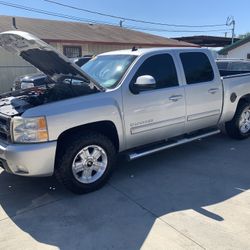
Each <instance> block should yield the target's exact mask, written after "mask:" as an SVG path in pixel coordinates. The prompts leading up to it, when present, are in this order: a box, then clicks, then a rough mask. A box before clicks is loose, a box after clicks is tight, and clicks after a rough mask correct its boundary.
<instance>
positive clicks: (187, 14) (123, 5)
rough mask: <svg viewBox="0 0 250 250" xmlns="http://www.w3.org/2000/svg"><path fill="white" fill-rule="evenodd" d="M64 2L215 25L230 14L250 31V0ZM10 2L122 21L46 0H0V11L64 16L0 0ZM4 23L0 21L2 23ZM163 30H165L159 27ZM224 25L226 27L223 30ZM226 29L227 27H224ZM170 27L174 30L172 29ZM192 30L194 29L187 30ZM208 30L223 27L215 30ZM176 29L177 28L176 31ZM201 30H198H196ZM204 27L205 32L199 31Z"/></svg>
mask: <svg viewBox="0 0 250 250" xmlns="http://www.w3.org/2000/svg"><path fill="white" fill-rule="evenodd" d="M54 1H57V2H60V3H63V4H67V5H71V6H75V7H79V8H84V9H89V10H92V11H98V12H102V13H106V14H111V15H116V16H121V17H126V18H132V19H140V20H146V21H150V22H158V23H159V22H160V23H168V24H177V25H192V26H193V25H196V26H197V25H214V24H225V23H226V20H227V17H228V16H233V17H234V19H235V22H236V26H235V33H236V36H237V35H240V34H245V33H247V32H250V18H249V10H250V1H249V0H237V1H229V0H209V1H198V0H188V1H183V0H182V1H181V0H174V1H168V0H165V1H164V0H154V1H149V0H147V1H142V0H137V1H135V0H126V1H124V0H123V1H119V0H106V1H103V0H84V1H81V0H70V1H69V0H68V1H67V0H54ZM3 2H8V3H14V4H18V5H23V6H28V7H30V8H36V9H42V10H46V11H50V12H56V13H60V14H63V15H70V16H74V17H78V18H81V19H91V20H95V21H97V22H106V23H110V24H115V25H118V24H119V20H120V19H114V18H110V17H105V16H100V15H96V14H90V13H86V12H83V11H79V10H73V9H70V8H66V7H62V6H58V5H55V4H52V3H48V2H46V1H44V0H33V1H31V0H5V1H1V0H0V15H11V16H25V17H34V18H43V19H57V20H65V19H64V18H62V17H53V16H48V15H45V14H38V13H33V12H29V11H26V10H21V9H16V8H12V7H9V6H3V5H2V4H1V3H3ZM0 25H1V24H0ZM123 25H124V26H128V27H131V26H133V27H137V28H140V29H149V30H147V31H146V30H145V31H144V32H148V33H152V34H156V35H161V36H165V37H179V36H192V35H217V36H225V32H227V36H228V37H230V36H231V30H229V29H231V27H228V26H226V25H225V26H218V27H208V28H204V27H202V28H198V27H172V26H159V25H152V24H143V23H138V22H131V21H125V22H124V23H123ZM159 29H160V30H164V31H159ZM221 29H223V31H221ZM225 29H226V30H225ZM170 30H171V32H170ZM184 30H185V31H191V32H184ZM208 30H220V31H212V32H209V31H208ZM173 31H175V32H173ZM194 31H198V32H194ZM200 31H204V32H200Z"/></svg>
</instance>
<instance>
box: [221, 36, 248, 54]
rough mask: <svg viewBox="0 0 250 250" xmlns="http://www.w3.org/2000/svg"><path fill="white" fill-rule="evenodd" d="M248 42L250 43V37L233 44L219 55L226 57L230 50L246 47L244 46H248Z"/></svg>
mask: <svg viewBox="0 0 250 250" xmlns="http://www.w3.org/2000/svg"><path fill="white" fill-rule="evenodd" d="M248 42H250V35H249V36H247V37H245V38H243V39H241V40H239V41H237V42H235V43H233V44H231V45H228V46H226V47H225V48H223V49H222V50H220V51H219V52H218V53H219V54H220V55H226V54H227V53H228V52H229V51H230V50H233V49H235V48H238V47H240V46H242V45H244V44H246V43H248Z"/></svg>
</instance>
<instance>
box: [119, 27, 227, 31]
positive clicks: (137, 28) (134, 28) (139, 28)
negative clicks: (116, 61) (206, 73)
mask: <svg viewBox="0 0 250 250" xmlns="http://www.w3.org/2000/svg"><path fill="white" fill-rule="evenodd" d="M123 27H124V28H128V29H132V30H145V31H157V32H181V33H182V32H188V33H189V32H190V33H193V32H194V33H204V32H225V31H229V30H231V29H212V30H168V29H155V28H146V27H145V28H144V27H136V26H123Z"/></svg>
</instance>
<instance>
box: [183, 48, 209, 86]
mask: <svg viewBox="0 0 250 250" xmlns="http://www.w3.org/2000/svg"><path fill="white" fill-rule="evenodd" d="M180 58H181V62H182V65H183V69H184V72H185V76H186V82H187V84H196V83H201V82H209V81H212V80H213V79H214V71H213V68H212V66H211V63H210V62H209V59H208V57H207V56H206V54H204V53H202V52H185V53H181V54H180Z"/></svg>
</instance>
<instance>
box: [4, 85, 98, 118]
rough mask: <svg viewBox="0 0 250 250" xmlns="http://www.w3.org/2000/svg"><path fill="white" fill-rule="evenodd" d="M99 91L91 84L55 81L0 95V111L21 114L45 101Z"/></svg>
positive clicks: (49, 101) (54, 100)
mask: <svg viewBox="0 0 250 250" xmlns="http://www.w3.org/2000/svg"><path fill="white" fill-rule="evenodd" d="M97 92H99V90H97V89H96V88H95V87H94V86H92V85H91V84H87V83H83V84H79V85H75V84H71V83H65V82H61V83H55V84H49V85H43V86H37V87H33V88H29V89H25V90H18V91H12V92H8V93H5V94H2V95H0V98H1V99H0V113H2V114H4V115H7V116H15V115H20V114H22V113H23V112H24V111H25V110H27V109H29V108H32V107H35V106H39V105H43V104H46V103H51V102H56V101H60V100H65V99H69V98H73V97H78V96H84V95H89V94H94V93H97Z"/></svg>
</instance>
